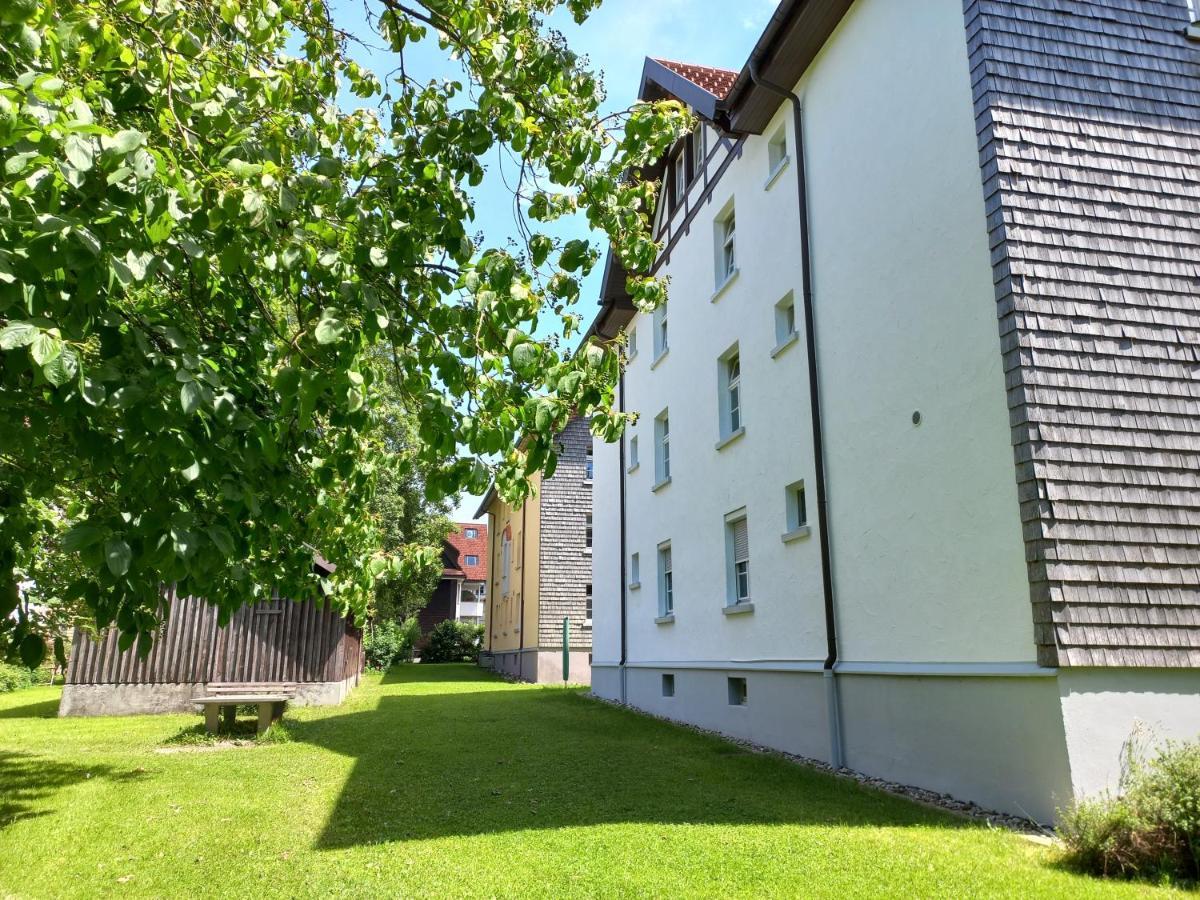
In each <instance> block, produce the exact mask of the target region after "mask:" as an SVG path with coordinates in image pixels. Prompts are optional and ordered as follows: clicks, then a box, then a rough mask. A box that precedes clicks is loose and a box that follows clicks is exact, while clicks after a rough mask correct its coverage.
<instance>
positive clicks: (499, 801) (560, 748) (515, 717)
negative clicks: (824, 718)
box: [291, 666, 963, 849]
mask: <svg viewBox="0 0 1200 900" xmlns="http://www.w3.org/2000/svg"><path fill="white" fill-rule="evenodd" d="M384 684H385V685H389V686H394V687H391V688H390V689H389V690H387V691H386V692H385V694H384V696H383V697H381V698H380V701H379V705H378V707H377V708H375V709H372V710H369V711H362V712H353V713H347V714H345V715H341V716H329V717H325V718H321V719H314V720H310V721H298V722H293V723H292V726H291V728H292V735H293V737H294V738H295V740H297V741H304V742H308V743H312V744H315V745H318V746H321V747H325V748H328V749H330V750H333V751H335V752H337V753H340V754H344V755H346V756H350V757H353V758H355V760H356V763H355V766H354V768H353V770H352V772H351V775H350V777H349V779H348V780H347V782H346V784H345V786H344V788H343V791H342V794H341V796H340V797H339V798H338V801H337V803H336V805H335V806H334V809H333V810H332V812H331V813H330V816H329V819H328V821H327V823H326V827H325V830H324V832H323V833H322V835H321V836H320V838H319V839H318V841H317V846H318V847H319V848H330V849H332V848H343V847H349V846H354V845H357V844H372V843H379V842H384V841H401V840H424V839H431V838H439V837H445V836H451V835H476V834H487V833H495V832H503V831H513V830H527V829H541V828H561V827H570V826H587V825H597V824H606V823H620V822H650V823H662V824H739V825H740V824H761V825H766V824H804V825H825V826H829V825H845V826H862V827H876V826H905V825H937V826H942V827H947V828H954V827H961V826H962V824H963V823H961V822H960V821H959V820H956V819H953V818H951V817H949V816H946V815H944V814H941V813H938V812H936V811H933V810H930V809H927V808H925V807H920V806H917V805H914V804H909V803H905V802H903V801H901V800H898V799H896V798H895V797H891V796H888V795H885V794H882V793H880V792H876V791H872V790H868V789H864V788H862V787H860V786H858V785H856V784H854V783H852V782H848V781H845V780H842V779H835V778H833V777H831V776H828V775H824V774H821V773H819V772H815V771H812V770H809V769H805V768H803V767H801V766H797V765H794V764H792V763H789V762H787V761H785V760H782V759H780V758H778V757H775V756H772V755H770V754H759V753H752V752H744V751H743V750H742V748H740V747H737V746H736V745H733V744H730V743H729V742H727V741H723V740H720V739H718V738H715V737H711V736H706V735H700V734H696V733H695V732H692V731H689V730H687V729H684V728H680V727H678V726H674V725H671V724H668V723H665V722H660V721H657V720H655V719H651V718H648V717H646V716H641V715H637V714H635V713H632V712H629V711H627V710H622V709H617V708H614V707H611V706H608V705H606V704H601V703H597V702H595V701H593V700H591V699H589V698H587V697H584V696H582V695H583V693H584V690H585V689H582V688H562V687H557V686H555V687H543V688H536V687H510V686H508V685H505V684H503V683H502V682H500V681H498V680H496V679H494V678H493V677H491V676H487V675H484V674H482V673H480V672H479V671H478V670H473V669H471V668H469V667H464V666H447V667H434V666H406V667H403V668H400V669H398V670H393V672H391V673H389V675H388V676H387V677H386V678H385V680H384ZM476 686H477V687H478V688H479V690H473V688H474V687H476ZM439 688H440V689H439ZM731 751H735V752H731Z"/></svg>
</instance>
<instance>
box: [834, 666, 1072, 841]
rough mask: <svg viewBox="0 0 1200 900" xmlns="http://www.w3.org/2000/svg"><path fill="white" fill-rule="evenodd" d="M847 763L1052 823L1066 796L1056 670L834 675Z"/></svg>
mask: <svg viewBox="0 0 1200 900" xmlns="http://www.w3.org/2000/svg"><path fill="white" fill-rule="evenodd" d="M838 682H839V689H840V695H841V707H840V712H841V721H842V736H843V745H844V749H845V764H846V765H847V766H848V767H850V768H851V769H855V770H857V771H860V772H866V773H867V774H870V775H875V776H878V777H880V778H886V779H888V780H890V781H897V782H900V783H902V784H912V785H917V786H919V787H923V788H929V789H931V790H936V791H942V792H944V793H947V794H950V795H951V796H954V797H957V798H960V799H963V800H973V801H975V802H976V803H978V804H979V805H981V806H984V807H987V808H989V809H997V810H1000V811H1002V812H1009V813H1015V814H1017V815H1023V816H1028V817H1030V818H1033V819H1035V820H1037V821H1039V822H1050V821H1053V820H1054V818H1055V811H1056V810H1057V809H1058V808H1059V807H1061V806H1064V805H1066V804H1067V803H1068V802H1069V800H1070V796H1071V777H1070V767H1069V766H1068V763H1067V748H1066V741H1065V738H1064V736H1063V725H1062V718H1061V715H1060V713H1059V704H1058V687H1057V684H1056V682H1055V679H1054V678H1053V676H1050V677H1040V678H1036V677H1029V678H995V677H962V678H955V677H913V676H879V675H840V676H838Z"/></svg>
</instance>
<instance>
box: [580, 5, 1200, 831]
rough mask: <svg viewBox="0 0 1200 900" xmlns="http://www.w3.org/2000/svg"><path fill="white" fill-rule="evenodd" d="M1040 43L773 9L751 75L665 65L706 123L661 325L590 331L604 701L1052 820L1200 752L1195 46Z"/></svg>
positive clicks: (1021, 27) (1065, 35)
mask: <svg viewBox="0 0 1200 900" xmlns="http://www.w3.org/2000/svg"><path fill="white" fill-rule="evenodd" d="M1049 7H1050V5H1048V4H1045V3H1039V2H1036V0H967V2H965V3H964V2H961V0H922V2H920V3H912V2H907V0H905V2H901V0H854V2H850V0H785V2H783V3H781V4H780V7H779V9H778V11H777V12H776V14H775V16H774V17H773V18H772V20H771V22H770V24H769V25H768V26H767V29H766V31H765V32H764V34H763V35H762V37H761V39H760V40H759V43H758V45H757V46H756V48H755V50H754V51H753V53H752V55H751V57H750V59H749V60H748V61H747V64H746V65H745V67H743V69H742V70H741V71H740V72H734V71H726V70H720V69H711V68H706V67H703V66H696V65H688V64H682V63H675V62H669V61H662V60H654V59H648V60H647V61H646V64H645V69H644V74H643V81H642V90H641V96H642V98H646V99H652V98H657V97H663V96H672V97H676V98H677V99H680V100H682V101H683V102H685V103H687V104H688V105H689V106H690V107H691V108H692V109H693V110H694V111H695V112H696V114H697V115H698V116H699V118H700V119H701V121H702V123H703V124H702V126H701V128H700V129H699V131H698V132H697V134H696V135H694V136H693V137H690V138H688V139H687V140H686V141H684V142H683V143H682V144H681V145H680V146H679V147H677V148H676V149H675V151H673V153H672V154H671V155H670V156H669V158H667V159H664V160H663V161H662V163H661V167H660V170H659V171H658V172H657V173H654V177H661V178H662V179H663V185H664V187H663V194H662V201H661V202H660V213H659V218H658V221H657V224H656V226H655V227H656V229H657V234H658V236H659V238H660V239H661V240H662V242H663V247H664V249H663V252H662V255H661V258H660V260H659V262H658V265H657V269H656V271H657V272H658V274H660V275H665V276H667V277H668V278H669V279H670V287H669V301H668V302H667V303H666V304H665V305H664V306H663V307H661V308H660V309H658V310H656V311H655V312H654V313H653V314H642V313H638V312H636V311H635V310H634V309H633V307H632V305H631V303H630V301H629V298H628V296H627V295H626V294H625V293H624V289H623V284H624V274H623V273H622V272H621V271H620V269H619V267H618V266H616V265H615V264H614V263H613V262H612V261H611V260H610V262H609V269H608V271H607V272H606V277H605V285H604V297H603V304H602V310H601V312H600V314H599V316H598V317H597V320H596V322H595V323H594V324H593V326H592V331H591V334H592V335H593V336H595V337H597V338H599V339H611V338H614V337H616V336H617V335H619V334H621V333H624V334H625V335H626V336H627V340H628V348H627V355H628V364H627V367H626V370H625V373H624V376H623V382H622V389H621V404H622V406H623V408H624V409H626V410H627V411H631V412H635V413H636V414H637V415H638V421H637V423H636V425H634V426H632V427H631V428H630V429H629V430H628V432H627V434H626V436H625V439H624V440H623V441H622V442H621V443H620V444H613V445H604V444H597V446H596V450H595V454H596V458H595V501H594V520H595V538H594V557H593V565H594V568H593V575H592V582H593V586H594V587H593V590H594V614H593V615H594V618H593V659H592V685H593V690H594V691H595V692H596V693H597V694H599V695H601V696H603V697H608V698H614V699H621V700H624V701H626V702H628V703H630V704H632V705H634V706H637V707H640V708H642V709H645V710H648V711H650V712H653V713H656V714H660V715H664V716H668V717H671V718H674V719H677V720H681V721H686V722H690V723H694V724H697V725H700V726H703V727H706V728H712V729H716V730H720V731H722V732H725V733H728V734H731V735H735V736H738V737H743V738H748V739H751V740H754V741H756V742H759V743H761V744H764V745H768V746H771V747H776V748H779V749H782V750H786V751H789V752H792V753H797V754H802V755H805V756H808V757H812V758H816V759H821V760H825V761H831V762H834V763H836V764H839V765H845V766H848V767H850V768H853V769H856V770H859V771H863V772H866V773H870V774H872V775H876V776H880V777H884V778H887V779H891V780H894V781H899V782H903V783H909V784H915V785H920V786H922V787H926V788H930V789H935V790H941V791H946V792H948V793H951V794H953V795H955V796H958V797H961V798H964V799H969V800H974V801H976V802H978V803H980V804H982V805H984V806H986V807H989V808H995V809H1000V810H1004V811H1008V812H1013V813H1018V814H1024V815H1027V816H1031V817H1034V818H1036V819H1039V820H1042V821H1050V820H1052V819H1053V817H1054V815H1055V811H1056V809H1057V808H1060V807H1061V806H1062V805H1064V804H1066V803H1068V802H1069V801H1070V800H1071V798H1072V797H1073V796H1075V795H1078V794H1081V793H1085V792H1091V791H1095V790H1099V789H1101V788H1104V787H1110V786H1113V785H1114V783H1115V778H1116V774H1117V772H1118V765H1119V755H1120V751H1121V747H1122V745H1123V743H1124V742H1125V741H1126V740H1127V739H1128V738H1129V736H1130V734H1131V732H1132V731H1133V730H1134V729H1135V728H1136V727H1140V726H1139V725H1138V723H1139V722H1140V723H1144V724H1145V726H1147V727H1149V728H1151V729H1152V730H1153V732H1154V734H1155V735H1157V736H1158V737H1159V738H1167V737H1175V738H1185V737H1187V738H1194V737H1196V736H1197V734H1198V733H1200V672H1198V668H1197V667H1200V481H1198V480H1197V475H1196V473H1197V471H1200V441H1198V440H1197V437H1196V435H1197V434H1198V433H1200V370H1198V368H1197V366H1196V364H1195V359H1196V357H1195V356H1194V355H1193V348H1194V343H1195V341H1196V339H1197V335H1200V263H1197V254H1196V249H1195V248H1196V244H1195V237H1196V235H1197V234H1200V177H1197V176H1198V174H1200V173H1198V172H1197V164H1196V160H1197V159H1198V158H1200V87H1198V86H1200V78H1198V77H1197V76H1200V43H1196V42H1194V41H1191V40H1189V38H1188V37H1187V27H1186V26H1187V23H1188V22H1189V21H1190V19H1189V15H1188V9H1187V3H1186V0H1163V2H1152V3H1143V2H1135V0H1111V2H1106V3H1101V2H1078V3H1072V4H1069V5H1068V4H1053V7H1054V8H1049ZM781 86H782V87H781ZM1189 173H1190V174H1189ZM1189 236H1190V238H1189Z"/></svg>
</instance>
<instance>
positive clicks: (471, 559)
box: [467, 556, 479, 566]
mask: <svg viewBox="0 0 1200 900" xmlns="http://www.w3.org/2000/svg"><path fill="white" fill-rule="evenodd" d="M467 565H468V566H477V565H479V557H478V556H468V557H467Z"/></svg>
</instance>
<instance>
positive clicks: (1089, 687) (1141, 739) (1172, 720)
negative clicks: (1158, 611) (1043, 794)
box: [1058, 668, 1200, 796]
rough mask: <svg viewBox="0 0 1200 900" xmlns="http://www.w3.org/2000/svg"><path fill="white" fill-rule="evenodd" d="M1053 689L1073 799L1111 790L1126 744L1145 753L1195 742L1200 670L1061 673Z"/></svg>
mask: <svg viewBox="0 0 1200 900" xmlns="http://www.w3.org/2000/svg"><path fill="white" fill-rule="evenodd" d="M1058 688H1059V693H1060V695H1061V702H1062V718H1063V724H1064V727H1065V729H1066V742H1067V750H1068V752H1069V754H1070V760H1071V781H1072V784H1073V786H1074V789H1075V795H1076V796H1084V795H1088V794H1095V793H1097V792H1100V791H1105V790H1115V789H1116V788H1117V785H1118V782H1119V780H1120V775H1121V757H1122V752H1123V750H1124V747H1125V744H1126V742H1127V741H1129V740H1130V737H1131V736H1133V735H1134V733H1135V731H1136V732H1137V733H1138V734H1137V737H1136V738H1135V744H1137V745H1140V746H1142V747H1143V748H1144V749H1145V750H1146V751H1150V752H1152V751H1153V748H1154V747H1155V746H1157V745H1160V744H1161V743H1162V742H1163V741H1165V740H1196V739H1197V738H1200V671H1197V670H1195V669H1191V670H1175V669H1090V668H1088V669H1060V670H1059V675H1058Z"/></svg>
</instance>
